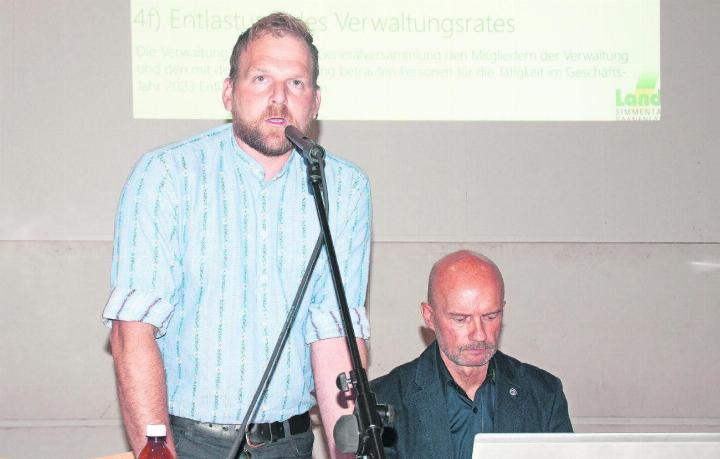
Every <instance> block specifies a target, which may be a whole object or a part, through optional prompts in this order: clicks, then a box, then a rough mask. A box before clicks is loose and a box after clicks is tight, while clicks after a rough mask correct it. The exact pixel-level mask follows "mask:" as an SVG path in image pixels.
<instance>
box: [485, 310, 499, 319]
mask: <svg viewBox="0 0 720 459" xmlns="http://www.w3.org/2000/svg"><path fill="white" fill-rule="evenodd" d="M497 316H498V313H497V312H493V313H492V314H487V315H486V316H485V318H486V319H488V320H495V319H497Z"/></svg>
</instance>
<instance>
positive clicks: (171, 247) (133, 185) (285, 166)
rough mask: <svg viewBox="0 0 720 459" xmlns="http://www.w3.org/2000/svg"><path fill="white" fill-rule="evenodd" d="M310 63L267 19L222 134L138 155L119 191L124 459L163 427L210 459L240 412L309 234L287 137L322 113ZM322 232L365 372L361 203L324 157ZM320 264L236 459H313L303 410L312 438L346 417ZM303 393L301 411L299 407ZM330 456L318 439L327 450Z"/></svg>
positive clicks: (112, 302)
mask: <svg viewBox="0 0 720 459" xmlns="http://www.w3.org/2000/svg"><path fill="white" fill-rule="evenodd" d="M318 73H319V68H318V51H317V48H316V47H315V45H314V44H313V39H312V36H311V35H310V33H309V31H308V29H307V26H306V25H305V24H304V23H303V22H302V21H301V20H299V19H297V18H294V17H292V16H289V15H287V14H283V13H274V14H271V15H269V16H267V17H264V18H262V19H260V20H258V21H257V22H256V23H255V24H254V25H253V26H252V27H251V28H250V29H248V30H247V31H245V32H244V33H243V34H242V35H240V37H239V38H238V41H237V43H236V44H235V47H234V49H233V52H232V56H231V59H230V75H229V77H228V78H227V79H226V80H225V84H224V87H223V93H222V100H223V103H224V105H225V108H226V109H227V110H228V111H230V112H231V113H232V124H227V125H224V126H221V127H218V128H215V129H213V130H210V131H208V132H205V133H202V134H200V135H197V136H195V137H192V138H190V139H187V140H184V141H181V142H178V143H175V144H171V145H169V146H166V147H162V148H160V149H158V150H155V151H152V152H150V153H148V154H146V155H145V156H143V158H142V159H141V160H140V161H139V163H138V164H137V165H136V167H135V169H134V170H133V172H132V174H131V176H130V178H129V179H128V182H127V184H126V186H125V189H124V191H123V194H122V197H121V200H120V205H119V209H118V214H117V221H116V228H115V244H114V252H113V269H112V284H113V292H112V294H111V296H110V299H109V300H108V302H107V305H106V306H105V310H104V312H103V318H104V319H105V322H106V324H107V325H109V326H111V327H112V332H111V346H112V354H113V358H114V361H115V371H116V377H117V384H118V397H119V400H120V407H121V410H122V414H123V419H124V421H125V428H126V431H127V434H128V437H129V439H130V443H131V446H132V449H133V451H134V452H135V454H138V453H139V451H140V450H141V448H142V446H143V445H144V443H145V426H146V425H147V424H157V423H164V424H166V425H168V424H169V425H171V427H172V431H171V432H169V445H170V448H171V450H173V452H177V455H178V457H179V458H203V459H207V458H215V457H218V458H224V457H225V456H226V455H227V453H228V451H229V449H230V447H231V445H232V442H233V440H234V438H235V435H236V427H237V425H238V424H240V423H241V422H242V419H243V417H244V415H245V413H246V411H247V409H248V407H249V404H250V400H251V398H252V395H253V393H254V392H255V389H256V387H257V384H258V382H259V380H260V377H261V375H262V372H263V370H264V369H265V366H266V364H267V362H268V360H269V358H270V354H271V352H272V349H273V346H274V344H275V341H276V339H277V337H278V335H279V332H280V329H281V328H282V325H283V323H284V321H285V318H286V316H287V312H288V310H289V309H290V307H291V302H292V300H293V297H294V295H295V291H296V289H297V287H298V285H299V283H300V279H301V277H302V275H303V272H304V269H305V267H306V264H307V261H308V259H309V257H310V254H311V252H312V250H313V247H314V245H315V241H316V239H317V237H318V234H319V224H318V222H317V214H316V212H315V209H314V204H313V200H312V196H311V195H310V194H309V192H308V184H307V180H306V170H305V165H304V163H303V161H302V158H300V157H299V155H298V154H297V153H295V152H294V151H293V148H292V145H291V144H290V143H289V142H288V140H287V139H286V138H285V135H284V130H285V127H286V126H288V125H289V124H292V125H295V126H296V127H298V128H299V129H300V130H302V131H307V130H308V127H309V126H310V124H311V123H312V122H313V119H314V118H316V117H317V113H318V109H319V107H320V88H319V87H318V85H317V77H318ZM325 171H326V178H327V184H326V186H327V189H328V191H329V194H330V196H329V203H328V204H329V205H328V208H329V212H330V226H331V229H332V231H333V235H334V241H335V246H336V251H337V254H338V258H339V265H340V267H341V270H342V277H343V281H344V283H345V288H346V292H347V299H348V303H349V306H350V308H351V311H350V312H351V316H352V317H353V319H354V327H355V333H356V334H357V336H358V341H360V342H359V345H360V349H361V355H362V357H363V359H365V347H364V341H363V339H367V338H368V337H369V334H368V330H369V327H368V322H367V318H366V316H365V310H364V303H365V291H366V286H367V278H368V260H369V251H370V218H371V215H370V212H371V210H370V190H369V184H368V180H367V177H366V176H365V175H364V174H363V172H362V171H361V170H359V169H358V168H357V167H356V166H354V165H353V164H350V163H349V162H347V161H344V160H341V159H339V158H337V157H335V156H333V155H328V156H327V157H326V167H325ZM343 335H344V332H343V328H342V324H341V322H340V316H339V314H338V312H337V301H336V298H335V295H334V289H333V285H332V281H331V278H330V273H329V271H328V265H327V263H326V257H325V256H324V255H321V257H320V260H319V262H318V266H317V267H316V269H315V273H314V275H313V277H312V279H311V283H310V285H309V287H308V291H307V294H306V295H305V299H304V302H303V303H302V307H301V308H300V312H299V314H298V317H297V319H296V321H295V324H294V326H293V329H292V332H291V335H290V337H289V339H288V342H287V345H286V346H285V349H284V351H283V354H282V356H281V358H280V363H279V365H278V368H277V370H276V371H275V373H274V375H273V377H272V380H271V383H270V385H269V388H268V390H267V392H266V394H265V396H264V398H263V399H262V402H261V404H260V407H259V410H258V412H257V415H256V417H255V419H254V423H255V424H254V425H253V426H252V427H251V430H250V432H249V434H248V435H247V441H246V446H245V450H246V451H247V452H248V453H249V454H250V455H251V456H252V457H255V456H262V457H307V458H309V457H310V456H311V451H312V443H313V436H312V431H311V426H310V420H309V416H308V414H307V412H308V410H309V409H310V408H311V407H312V406H313V405H315V404H316V400H317V403H318V404H319V406H320V413H321V416H322V419H323V424H324V427H325V431H326V433H331V432H332V429H333V426H334V424H335V421H336V419H337V418H338V417H339V416H340V415H342V414H346V413H348V412H350V411H351V410H352V406H348V404H347V403H346V402H345V401H344V400H342V399H341V397H339V396H338V391H337V389H336V388H335V385H334V381H335V378H336V376H337V375H338V374H339V373H340V372H343V371H347V370H349V369H350V367H351V364H350V359H349V356H348V352H347V349H346V343H345V338H344V337H343ZM313 386H314V393H315V397H313V394H312V392H313ZM327 438H328V442H329V443H330V448H331V453H332V454H333V456H334V455H335V451H334V442H333V440H332V435H331V434H328V435H327Z"/></svg>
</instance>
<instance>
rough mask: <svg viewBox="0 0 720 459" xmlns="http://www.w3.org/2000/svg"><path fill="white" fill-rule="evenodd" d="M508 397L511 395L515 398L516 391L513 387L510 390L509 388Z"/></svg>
mask: <svg viewBox="0 0 720 459" xmlns="http://www.w3.org/2000/svg"><path fill="white" fill-rule="evenodd" d="M510 395H512V396H513V397H515V396H516V395H517V389H515V388H514V387H511V388H510Z"/></svg>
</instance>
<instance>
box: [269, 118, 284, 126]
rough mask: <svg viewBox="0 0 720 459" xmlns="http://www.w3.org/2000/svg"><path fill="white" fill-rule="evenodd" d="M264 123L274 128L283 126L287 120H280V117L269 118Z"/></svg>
mask: <svg viewBox="0 0 720 459" xmlns="http://www.w3.org/2000/svg"><path fill="white" fill-rule="evenodd" d="M265 122H267V123H270V124H272V125H275V126H284V125H286V124H287V119H285V118H280V117H270V118H266V119H265Z"/></svg>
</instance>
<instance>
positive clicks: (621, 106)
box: [615, 74, 660, 120]
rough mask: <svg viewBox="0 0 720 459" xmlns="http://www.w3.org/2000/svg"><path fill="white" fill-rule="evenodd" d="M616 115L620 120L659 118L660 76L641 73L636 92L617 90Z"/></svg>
mask: <svg viewBox="0 0 720 459" xmlns="http://www.w3.org/2000/svg"><path fill="white" fill-rule="evenodd" d="M615 115H616V118H617V119H618V120H659V119H660V89H658V76H657V75H655V74H645V75H641V76H640V79H638V82H637V85H636V86H635V91H634V92H627V93H623V91H622V89H616V90H615Z"/></svg>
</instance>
